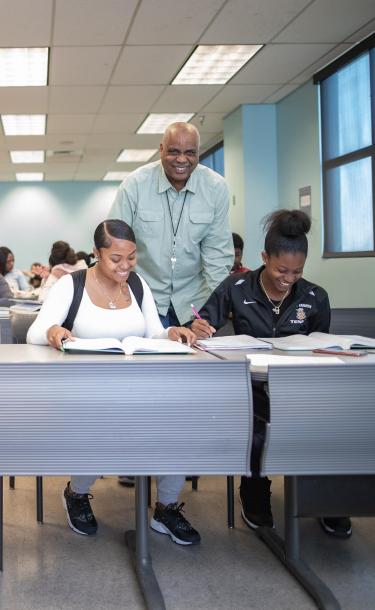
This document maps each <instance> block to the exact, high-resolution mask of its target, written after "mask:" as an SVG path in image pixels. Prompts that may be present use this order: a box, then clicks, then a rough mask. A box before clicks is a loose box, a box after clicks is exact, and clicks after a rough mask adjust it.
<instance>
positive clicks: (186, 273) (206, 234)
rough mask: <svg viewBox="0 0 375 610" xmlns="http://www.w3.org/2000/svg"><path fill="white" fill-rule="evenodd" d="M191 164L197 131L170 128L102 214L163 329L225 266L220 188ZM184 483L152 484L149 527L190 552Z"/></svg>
mask: <svg viewBox="0 0 375 610" xmlns="http://www.w3.org/2000/svg"><path fill="white" fill-rule="evenodd" d="M198 161H199V132H198V130H197V129H196V127H194V125H190V124H189V123H173V124H172V125H170V126H169V127H168V128H167V130H166V131H165V133H164V136H163V140H162V142H161V144H160V161H156V162H154V163H148V164H147V165H144V166H143V167H140V168H139V169H137V170H135V171H134V172H132V173H131V174H130V175H129V176H128V177H127V178H125V180H124V182H122V184H121V185H120V187H119V190H118V193H117V196H116V199H115V201H114V203H113V206H112V208H111V210H110V213H109V218H120V219H121V220H124V221H125V222H126V223H128V224H129V225H130V226H131V227H132V228H133V230H134V233H135V237H136V241H137V271H139V273H140V275H141V276H142V277H144V279H145V280H146V281H147V282H148V284H149V286H150V288H151V291H152V294H153V296H154V299H155V301H156V305H157V308H158V312H159V316H160V320H161V322H162V324H163V326H164V327H165V328H167V327H168V326H179V325H180V324H184V323H185V322H187V321H189V320H190V319H191V318H192V310H191V303H194V305H195V307H196V308H197V309H199V308H200V307H201V306H202V305H203V304H204V303H205V302H206V300H207V299H208V297H209V296H210V294H211V292H212V291H213V290H214V289H215V288H216V286H218V285H219V284H220V283H221V282H222V281H223V280H224V279H225V278H226V277H227V275H228V274H229V272H230V270H231V268H232V264H233V240H232V234H231V231H230V229H229V220H228V208H229V194H228V188H227V185H226V182H225V180H224V178H223V177H222V176H220V175H219V174H217V173H216V172H214V171H212V170H210V169H208V168H207V167H205V166H204V165H199V163H198ZM120 482H123V483H124V484H127V483H129V478H128V477H120ZM184 482H185V477H184V476H162V477H158V478H157V488H158V494H157V503H156V509H155V513H154V516H153V518H152V520H151V527H152V528H153V529H154V530H156V531H158V532H160V533H162V534H168V535H169V536H170V537H171V538H172V540H173V541H174V542H177V543H178V544H185V545H186V544H197V543H199V542H200V535H199V533H198V532H197V531H196V530H195V529H194V528H193V527H192V526H191V525H190V523H189V522H188V521H187V520H186V518H185V517H184V515H183V514H182V512H181V508H182V505H179V504H178V496H179V494H180V492H181V490H182V487H183V485H184Z"/></svg>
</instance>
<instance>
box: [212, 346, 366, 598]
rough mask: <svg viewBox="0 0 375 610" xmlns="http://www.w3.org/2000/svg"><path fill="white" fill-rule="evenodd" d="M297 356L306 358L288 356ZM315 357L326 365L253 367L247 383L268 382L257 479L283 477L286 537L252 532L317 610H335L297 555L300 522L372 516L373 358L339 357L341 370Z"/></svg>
mask: <svg viewBox="0 0 375 610" xmlns="http://www.w3.org/2000/svg"><path fill="white" fill-rule="evenodd" d="M260 351H261V350H257V352H258V353H260ZM246 353H249V354H251V353H255V350H253V351H252V352H251V351H250V350H247V351H246V350H245V351H243V352H234V351H232V352H229V351H228V352H220V355H221V356H222V357H223V356H224V357H225V358H228V359H230V360H232V361H235V360H241V359H244V358H245V357H246ZM263 353H264V350H263ZM272 353H277V354H279V355H288V352H282V351H277V350H273V351H272ZM298 354H303V355H311V353H309V352H293V355H298ZM319 357H321V358H325V359H326V362H327V364H326V365H325V366H323V367H320V366H316V365H297V366H296V365H270V366H269V370H268V372H265V371H264V370H258V371H257V370H256V368H254V367H252V378H253V379H254V378H255V379H257V380H258V381H268V390H269V396H270V423H269V424H268V426H267V435H266V442H265V447H264V451H263V456H262V463H261V474H262V475H263V476H265V475H275V474H281V475H284V519H285V539H282V538H281V536H280V535H279V534H278V533H277V532H276V531H275V530H273V529H270V528H265V527H263V528H258V530H257V534H258V535H259V536H260V537H261V538H262V540H263V541H264V542H265V543H266V544H267V545H268V546H269V547H270V548H271V550H272V551H273V552H274V553H275V554H276V555H277V557H278V558H279V559H280V560H281V561H282V562H283V563H284V565H285V566H286V568H287V569H288V570H289V571H290V572H291V573H292V574H293V575H294V576H295V577H296V578H297V579H298V580H299V582H300V583H301V584H302V586H303V587H304V588H305V589H306V590H307V591H308V592H309V593H310V595H311V596H312V597H313V598H314V600H315V602H316V603H317V606H318V607H319V608H322V609H323V610H339V608H340V605H339V603H338V601H337V599H336V598H335V597H334V596H333V594H332V592H331V591H330V590H329V589H328V587H327V586H326V585H325V584H324V582H323V581H322V580H321V579H320V578H318V576H317V575H316V574H315V573H314V572H313V571H312V570H311V568H310V567H309V566H308V565H307V564H306V563H305V562H304V561H303V559H302V558H301V554H300V539H299V518H300V517H321V516H327V517H329V516H337V515H343V514H344V515H345V514H347V515H351V516H374V515H375V476H374V475H375V442H374V439H375V354H371V355H368V356H364V357H360V358H354V357H346V358H344V357H342V361H343V364H342V365H333V364H332V363H331V364H330V357H329V356H323V355H319Z"/></svg>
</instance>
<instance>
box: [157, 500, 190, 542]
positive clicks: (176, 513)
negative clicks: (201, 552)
mask: <svg viewBox="0 0 375 610" xmlns="http://www.w3.org/2000/svg"><path fill="white" fill-rule="evenodd" d="M183 506H184V503H183V502H182V503H181V504H178V503H177V502H175V503H174V504H168V505H167V506H163V504H159V503H157V504H156V508H155V512H154V516H153V518H152V519H151V523H150V526H151V528H152V529H153V530H155V532H159V533H160V534H168V536H170V537H171V538H172V540H173V542H176V543H177V544H185V545H188V544H199V543H200V541H201V537H200V535H199V533H198V532H197V531H196V530H195V529H194V528H193V527H192V526H191V525H190V523H189V521H187V519H185V517H184V516H183V514H182V509H183Z"/></svg>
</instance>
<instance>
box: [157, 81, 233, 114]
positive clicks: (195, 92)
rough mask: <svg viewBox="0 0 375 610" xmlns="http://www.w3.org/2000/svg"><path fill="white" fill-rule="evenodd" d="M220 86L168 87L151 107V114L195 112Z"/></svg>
mask: <svg viewBox="0 0 375 610" xmlns="http://www.w3.org/2000/svg"><path fill="white" fill-rule="evenodd" d="M222 88H223V86H222V85H169V86H168V87H166V88H165V90H164V91H163V93H162V95H161V96H160V98H159V99H158V100H157V102H155V103H154V104H153V105H152V108H151V112H197V110H199V109H200V108H202V106H204V105H205V104H207V103H208V102H209V101H210V100H211V99H212V98H213V97H214V96H215V95H217V94H218V93H219V91H220V90H221V89H222Z"/></svg>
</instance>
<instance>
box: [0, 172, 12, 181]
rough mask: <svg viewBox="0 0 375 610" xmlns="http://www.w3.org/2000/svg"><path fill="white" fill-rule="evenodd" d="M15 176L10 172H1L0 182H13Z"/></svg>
mask: <svg viewBox="0 0 375 610" xmlns="http://www.w3.org/2000/svg"><path fill="white" fill-rule="evenodd" d="M15 181H16V174H15V173H10V172H6V173H5V172H2V171H0V182H15Z"/></svg>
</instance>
